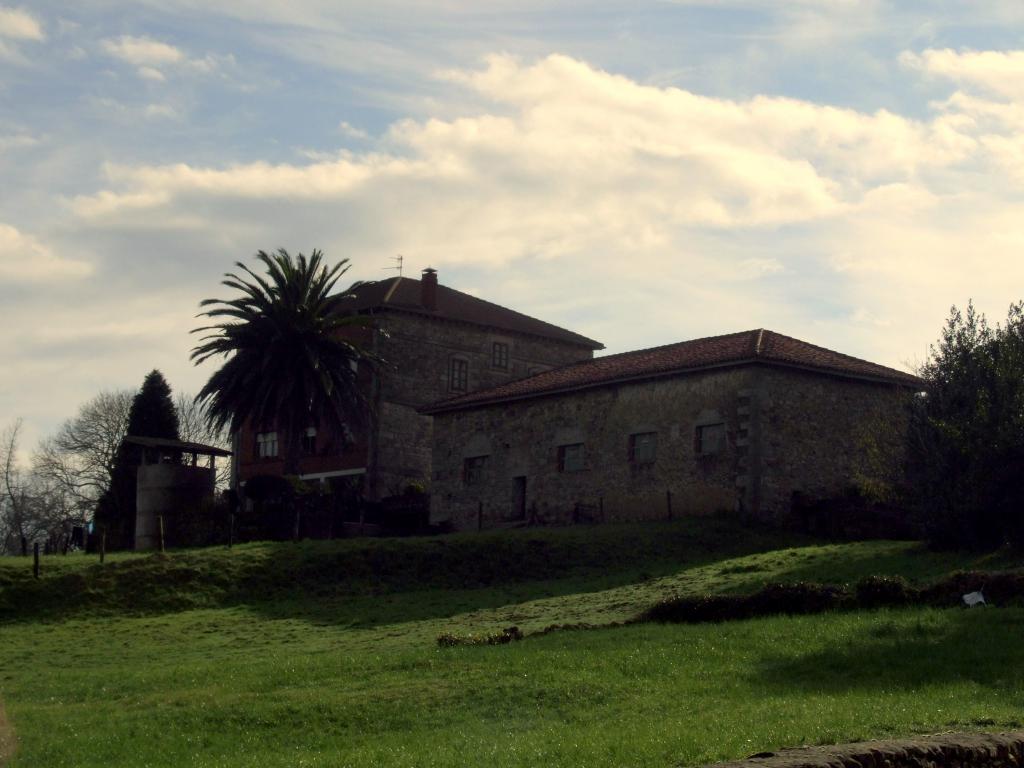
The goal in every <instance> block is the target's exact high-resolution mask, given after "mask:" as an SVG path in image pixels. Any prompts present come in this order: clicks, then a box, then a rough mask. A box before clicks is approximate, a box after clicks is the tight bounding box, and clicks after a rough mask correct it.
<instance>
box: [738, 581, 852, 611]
mask: <svg viewBox="0 0 1024 768" xmlns="http://www.w3.org/2000/svg"><path fill="white" fill-rule="evenodd" d="M848 598H849V593H848V592H847V591H846V589H845V588H844V587H839V586H832V585H827V584H815V583H813V582H807V581H798V582H795V583H793V584H769V585H768V586H766V587H764V588H763V589H761V590H759V591H757V592H755V593H754V594H753V595H751V596H750V598H749V600H750V607H751V615H753V616H767V615H770V614H776V613H789V614H802V613H821V612H822V611H829V610H834V609H836V608H840V607H842V604H843V602H844V601H846V600H848Z"/></svg>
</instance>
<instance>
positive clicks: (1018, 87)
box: [900, 48, 1024, 99]
mask: <svg viewBox="0 0 1024 768" xmlns="http://www.w3.org/2000/svg"><path fill="white" fill-rule="evenodd" d="M900 61H901V62H902V63H903V64H904V66H907V67H911V68H913V69H919V70H921V71H923V72H926V73H928V74H930V75H935V76H938V77H944V78H948V79H950V80H953V81H954V82H956V83H960V84H962V85H966V86H973V87H976V88H981V89H982V90H983V91H987V92H989V93H991V94H995V95H998V96H1002V97H1005V98H1009V99H1020V98H1021V97H1024V51H971V50H965V51H954V50H952V49H950V48H942V49H933V48H929V49H927V50H925V51H922V52H921V53H920V54H917V53H912V52H910V51H906V52H904V53H903V54H902V55H901V56H900Z"/></svg>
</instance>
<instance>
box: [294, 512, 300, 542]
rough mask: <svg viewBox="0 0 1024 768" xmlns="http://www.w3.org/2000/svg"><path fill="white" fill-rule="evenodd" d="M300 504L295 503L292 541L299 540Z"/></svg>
mask: <svg viewBox="0 0 1024 768" xmlns="http://www.w3.org/2000/svg"><path fill="white" fill-rule="evenodd" d="M299 515H300V512H299V505H298V504H296V505H295V527H294V528H293V529H292V541H298V540H299Z"/></svg>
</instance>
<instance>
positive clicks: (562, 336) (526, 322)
mask: <svg viewBox="0 0 1024 768" xmlns="http://www.w3.org/2000/svg"><path fill="white" fill-rule="evenodd" d="M420 291H421V288H420V281H419V280H413V279H412V278H409V277H392V278H389V279H387V280H380V281H377V282H372V283H363V284H362V285H361V286H358V287H356V288H355V289H354V290H352V291H350V292H349V293H351V294H352V297H353V298H351V299H348V300H346V301H344V302H341V307H342V309H347V310H351V311H356V312H367V311H372V310H380V309H392V310H397V311H400V312H411V313H414V314H419V315H428V316H430V317H441V318H445V319H447V320H457V321H460V322H464V323H473V324H474V325H484V326H487V327H490V328H497V329H499V330H506V331H513V332H516V333H526V334H530V335H532V336H540V337H542V338H547V339H556V340H558V341H564V342H567V343H569V344H578V345H579V346H581V347H586V348H588V349H604V344H602V343H601V342H599V341H594V340H593V339H588V338H587V337H586V336H581V335H580V334H578V333H573V332H572V331H569V330H566V329H565V328H559V327H558V326H557V325H552V324H551V323H545V322H544V321H543V320H538V319H536V318H534V317H530V316H529V315H524V314H522V313H520V312H515V311H513V310H511V309H507V308H506V307H502V306H500V305H498V304H493V303H491V302H489V301H484V300H483V299H478V298H476V297H475V296H470V295H469V294H468V293H463V292H462V291H456V290H455V289H454V288H449V287H447V286H444V285H438V286H437V309H434V310H430V309H427V308H425V307H424V306H423V305H422V304H421V303H420V298H421V293H420Z"/></svg>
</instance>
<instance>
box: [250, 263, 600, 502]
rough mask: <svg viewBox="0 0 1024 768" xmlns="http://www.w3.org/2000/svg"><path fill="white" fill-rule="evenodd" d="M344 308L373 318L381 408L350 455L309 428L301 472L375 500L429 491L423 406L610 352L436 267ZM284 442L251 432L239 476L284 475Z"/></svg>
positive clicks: (373, 381)
mask: <svg viewBox="0 0 1024 768" xmlns="http://www.w3.org/2000/svg"><path fill="white" fill-rule="evenodd" d="M344 307H345V309H347V310H348V311H351V312H354V313H359V314H363V315H367V316H370V317H371V318H372V319H373V322H372V327H370V328H367V329H366V330H365V332H364V333H362V335H360V336H359V337H358V338H354V339H353V340H354V341H355V342H356V343H358V344H359V345H361V346H363V347H364V348H366V349H369V350H372V351H373V352H374V353H375V354H376V355H377V356H378V357H379V358H380V359H382V360H383V361H384V364H383V365H382V366H380V367H379V368H378V370H377V371H376V372H375V373H374V374H372V375H369V374H368V375H367V378H366V386H367V389H368V392H369V399H370V401H371V402H372V403H373V411H374V412H373V415H372V417H371V419H370V421H369V424H368V426H367V428H364V429H361V430H359V431H358V432H357V434H356V435H355V437H356V441H355V445H350V446H349V447H348V448H347V449H342V447H341V446H342V443H343V441H342V440H340V439H339V437H338V436H336V435H330V434H327V433H326V432H325V431H324V430H323V429H322V428H321V427H320V426H319V425H311V428H310V430H308V431H309V432H310V434H309V435H307V436H306V446H305V447H306V449H307V450H306V455H305V456H304V457H303V458H302V460H301V463H300V474H301V476H302V477H303V478H306V479H331V478H341V477H349V478H353V479H357V480H361V481H362V492H363V495H364V496H365V497H366V498H368V499H370V500H377V499H380V498H382V497H386V496H391V495H394V494H398V493H400V492H401V491H402V490H403V489H404V488H405V487H406V486H407V485H409V484H410V483H420V484H422V485H424V486H425V487H428V488H429V486H430V477H431V474H432V472H431V460H432V450H431V446H432V439H433V437H432V435H433V433H432V424H433V419H432V418H431V417H430V416H427V415H424V414H422V413H420V412H419V409H420V408H422V407H423V406H425V405H427V404H429V403H433V402H436V401H438V400H441V399H445V398H451V397H453V396H459V395H462V394H465V393H469V392H473V391H475V390H478V389H486V388H492V387H495V386H500V385H503V384H507V383H510V382H513V381H515V380H518V379H522V378H525V377H527V376H529V375H532V374H536V373H538V372H541V371H546V370H549V369H553V368H559V367H562V366H565V365H567V364H570V363H574V362H578V361H581V360H589V359H591V358H592V357H593V354H594V351H595V350H598V349H602V348H603V346H602V345H601V344H600V343H599V342H596V341H594V340H592V339H588V338H586V337H584V336H581V335H579V334H576V333H573V332H572V331H568V330H566V329H564V328H559V327H557V326H554V325H551V324H550V323H546V322H543V321H541V320H537V319H536V318H532V317H528V316H526V315H523V314H521V313H519V312H515V311H513V310H511V309H507V308H505V307H502V306H499V305H497V304H493V303H491V302H488V301H484V300H482V299H478V298H476V297H474V296H470V295H468V294H466V293H463V292H461V291H457V290H454V289H452V288H449V287H447V286H444V285H440V284H438V280H437V273H436V271H434V270H433V269H428V270H425V271H424V273H423V275H422V278H421V279H420V280H413V279H410V278H407V277H395V278H391V279H388V280H382V281H379V282H372V283H364V284H362V285H360V286H358V287H357V288H356V289H355V290H354V291H352V292H351V298H350V299H348V300H347V301H346V302H345V304H344ZM270 435H272V436H273V440H274V442H273V443H272V444H270V443H268V439H269V438H268V436H270ZM280 446H281V441H280V436H279V435H277V433H276V432H274V430H273V429H271V428H270V427H267V426H265V427H263V428H260V429H257V428H253V427H252V426H247V427H246V428H245V429H243V430H242V431H241V432H240V433H239V435H237V436H236V442H235V451H236V455H237V456H238V457H239V460H238V464H237V467H238V480H239V481H240V482H241V483H242V484H244V482H245V481H246V480H247V479H248V478H250V477H253V476H255V475H258V474H272V475H275V474H276V475H279V474H282V473H283V471H284V463H283V461H282V459H281V456H280V453H281V451H280Z"/></svg>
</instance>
